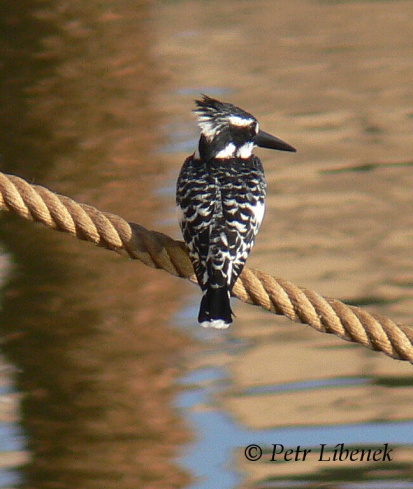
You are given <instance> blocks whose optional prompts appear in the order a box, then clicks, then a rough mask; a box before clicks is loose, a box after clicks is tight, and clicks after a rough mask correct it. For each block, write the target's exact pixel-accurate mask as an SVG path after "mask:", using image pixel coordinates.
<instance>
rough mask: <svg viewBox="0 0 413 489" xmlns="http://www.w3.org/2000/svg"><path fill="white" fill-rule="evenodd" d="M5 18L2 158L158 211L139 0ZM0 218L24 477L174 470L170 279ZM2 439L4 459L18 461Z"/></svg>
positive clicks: (145, 24)
mask: <svg viewBox="0 0 413 489" xmlns="http://www.w3.org/2000/svg"><path fill="white" fill-rule="evenodd" d="M1 20H2V22H3V24H4V25H3V26H2V29H1V32H2V39H1V43H2V44H1V48H2V53H3V57H4V61H3V68H4V69H3V70H2V71H1V73H0V89H1V90H0V91H1V93H2V94H3V95H4V94H7V103H5V104H3V105H2V107H1V111H2V121H3V122H4V123H3V124H2V125H1V128H0V143H1V148H0V152H1V153H2V155H3V160H2V166H3V168H2V169H3V170H6V171H8V172H11V173H14V172H16V173H19V174H22V175H23V176H25V177H26V178H27V179H28V180H29V181H36V183H43V184H45V185H47V186H49V187H51V188H53V189H55V190H57V191H60V192H63V193H67V194H69V195H71V196H73V197H75V198H77V199H78V200H81V201H86V202H89V203H92V204H95V205H97V206H98V207H100V208H101V209H105V210H108V211H112V212H118V213H119V214H121V215H123V216H125V217H126V218H129V219H130V220H134V219H135V220H136V221H139V222H140V223H143V224H149V223H152V222H153V221H156V219H157V217H158V213H159V211H160V210H161V209H160V206H159V203H158V202H157V201H156V199H154V198H153V194H152V189H153V188H154V187H156V186H157V185H158V182H159V184H161V183H162V181H163V180H162V179H163V174H162V172H163V170H162V167H161V166H160V165H159V164H156V163H155V164H154V161H153V159H152V158H151V154H152V153H153V152H154V150H153V141H154V138H155V135H156V132H157V131H156V130H155V127H156V126H157V124H158V122H157V117H158V116H157V113H156V108H154V107H153V106H152V102H151V92H152V90H153V87H154V86H156V84H157V83H158V82H159V80H158V76H157V74H156V73H157V72H156V69H155V68H156V64H155V63H154V62H153V60H152V58H151V55H150V50H149V46H150V45H151V42H152V41H151V28H150V6H149V4H148V2H146V1H136V0H134V1H129V2H128V1H121V2H112V3H111V2H109V3H105V4H102V2H87V3H83V4H77V3H76V2H75V3H74V2H65V1H62V2H41V3H40V4H39V2H14V3H13V4H12V6H10V9H9V10H8V11H7V12H6V13H4V15H3V17H2V19H1ZM3 28H4V29H3ZM0 233H1V240H2V243H4V245H5V247H6V248H7V250H8V251H9V253H10V255H11V256H12V260H13V263H14V271H13V273H12V274H11V276H10V277H9V280H8V284H7V288H6V289H5V293H4V296H3V301H2V310H1V335H2V349H3V351H4V353H5V355H6V359H7V361H8V362H11V363H12V364H13V365H15V366H16V367H17V369H18V374H17V375H16V376H15V382H16V384H15V389H17V391H18V392H20V393H22V399H21V407H20V409H19V408H18V406H16V411H15V416H16V418H17V417H18V419H19V420H20V422H21V426H22V428H23V431H24V433H25V435H26V437H27V443H26V447H27V450H28V452H29V456H28V458H27V464H25V465H23V467H22V468H21V471H20V477H21V480H22V482H21V484H20V485H21V486H22V487H30V488H36V487H39V488H40V487H41V488H42V489H43V488H46V487H50V488H52V487H53V488H56V487H61V488H63V487H67V488H89V489H90V488H94V487H96V488H98V487H99V488H102V487H104V488H116V487H122V488H135V487H143V486H147V487H149V486H151V487H154V488H155V487H165V486H166V485H167V484H172V485H174V486H181V485H183V483H184V481H185V480H186V477H185V475H184V474H183V471H182V470H181V469H179V468H178V467H177V466H176V465H175V464H174V463H173V461H172V456H173V454H174V449H175V447H176V446H177V445H179V444H180V443H182V442H183V441H184V440H185V439H186V437H187V435H186V433H185V431H184V429H183V424H182V422H181V421H180V420H179V419H177V416H176V415H175V413H174V412H173V411H172V407H171V403H172V398H173V394H174V391H175V387H174V385H173V379H174V378H175V377H176V375H177V374H178V372H179V370H180V363H181V360H180V355H179V351H180V349H181V348H182V346H183V345H184V344H186V343H187V341H186V340H184V339H182V338H181V337H180V336H179V335H178V334H177V333H176V332H174V331H171V330H169V329H167V327H166V326H165V324H166V322H167V320H168V318H169V317H170V315H171V314H172V312H173V311H174V310H175V309H176V307H177V298H178V291H175V290H174V289H172V286H171V284H173V283H175V281H176V279H172V278H170V277H166V276H162V280H160V279H159V277H160V275H159V274H160V272H156V271H151V270H147V269H144V267H143V265H139V264H138V263H135V262H131V261H128V260H125V259H124V258H121V257H118V256H115V255H114V254H112V253H108V252H107V251H104V250H100V249H98V248H94V247H92V246H88V245H87V244H85V243H81V242H78V241H76V240H74V239H71V238H69V237H68V236H63V235H60V234H58V233H53V232H51V231H50V230H45V229H42V228H41V227H39V226H35V225H31V224H30V223H27V222H23V221H22V220H19V219H17V218H14V217H13V216H8V215H6V216H4V218H3V219H2V223H1V229H0ZM160 304H161V305H162V306H161V307H160ZM1 400H5V397H4V396H2V399H1ZM10 434H12V433H10ZM5 449H7V453H6V454H5V457H6V458H7V463H6V461H5V462H4V466H5V468H7V467H9V466H13V465H18V464H20V463H22V462H23V463H24V462H25V460H20V461H18V460H17V458H16V455H15V454H14V453H13V451H10V445H9V448H7V447H6V448H5ZM21 449H22V448H21V447H15V448H14V449H12V450H21ZM2 450H3V447H2ZM13 457H15V458H14V462H13V461H12V460H13ZM0 472H1V473H2V476H4V477H3V479H4V478H5V477H6V475H7V472H6V471H1V470H0ZM7 484H8V485H11V484H12V482H11V481H9V482H8V483H7Z"/></svg>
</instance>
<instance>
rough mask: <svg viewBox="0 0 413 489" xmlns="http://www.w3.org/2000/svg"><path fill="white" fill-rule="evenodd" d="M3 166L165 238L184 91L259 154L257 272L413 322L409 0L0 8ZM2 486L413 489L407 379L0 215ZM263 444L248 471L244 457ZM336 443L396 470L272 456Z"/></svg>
mask: <svg viewBox="0 0 413 489" xmlns="http://www.w3.org/2000/svg"><path fill="white" fill-rule="evenodd" d="M1 6H2V9H1V11H2V15H1V18H0V22H1V27H0V56H1V57H0V67H1V70H0V94H1V95H0V117H1V124H0V156H1V160H0V162H1V170H2V171H5V172H9V173H13V174H18V175H20V176H22V177H24V178H26V179H27V180H28V181H30V182H34V183H38V184H43V185H46V186H47V187H49V188H51V189H53V190H55V191H57V192H59V193H63V194H67V195H69V196H71V197H73V198H75V199H76V200H78V201H81V202H86V203H89V204H92V205H95V206H97V207H98V208H100V209H102V210H106V211H109V212H113V213H118V214H120V215H121V216H123V217H124V218H126V219H128V220H129V221H133V222H138V223H140V224H142V225H144V226H147V227H149V228H150V229H157V230H160V231H163V232H166V233H167V234H170V235H172V236H173V237H175V238H179V230H178V226H177V224H176V221H175V215H174V207H175V205H174V193H175V189H174V186H175V180H176V177H177V174H178V171H179V168H180V166H181V164H182V162H183V160H184V158H185V157H186V156H187V155H189V154H190V153H192V152H193V150H194V149H195V146H196V143H197V137H198V129H197V127H196V123H195V121H194V117H193V114H191V110H192V108H193V99H194V98H197V97H198V96H199V95H200V93H207V94H209V95H211V96H216V97H217V98H222V99H224V100H227V101H230V102H232V103H235V104H236V105H239V106H241V107H243V108H245V109H246V110H248V111H250V112H252V113H253V114H254V115H255V116H256V117H257V118H258V119H259V121H260V123H261V127H262V128H263V129H264V130H266V131H268V132H271V133H273V134H275V135H277V136H279V137H281V138H282V139H284V140H286V141H288V142H289V143H290V144H292V145H294V146H295V147H297V148H298V153H297V154H295V155H291V154H283V153H275V152H269V151H264V150H258V151H257V153H259V156H260V157H261V158H262V160H263V163H264V166H265V168H266V173H267V179H268V184H269V195H268V199H267V202H268V207H267V213H266V217H265V221H264V224H263V226H262V230H261V232H260V235H259V239H258V240H257V244H256V246H255V248H254V251H253V253H252V255H251V257H250V260H249V265H250V266H252V267H255V268H259V269H262V270H264V271H266V272H268V273H270V274H273V275H275V276H278V277H283V278H286V279H288V280H291V281H293V282H295V283H297V284H299V285H303V286H306V287H308V288H312V289H314V290H316V291H317V292H319V293H322V294H324V295H327V296H330V297H335V298H338V299H341V300H345V301H347V302H349V303H352V304H358V305H362V306H363V307H366V309H368V310H369V311H373V312H379V313H381V314H385V315H388V316H389V317H391V318H392V319H393V320H396V321H400V322H405V323H407V324H411V323H412V310H413V253H412V242H413V222H412V211H413V197H412V190H411V189H412V186H413V171H412V170H413V168H412V165H413V156H412V155H413V137H412V134H413V83H412V80H413V43H412V35H411V33H412V32H413V2H411V1H398V0H393V1H367V0H366V1H346V0H343V1H328V0H312V1H311V0H305V1H297V0H290V1H286V0H279V1H278V0H277V1H271V0H256V1H252V0H228V1H226V2H219V1H217V0H213V1H202V0H191V1H189V0H183V1H179V0H176V1H173V0H169V1H167V0H165V1H161V0H157V1H156V0H133V1H131V0H120V1H116V2H115V1H112V0H109V1H106V2H101V1H96V0H90V1H88V2H80V1H72V2H69V1H67V0H55V1H51V0H44V1H42V2H38V1H34V0H26V1H22V0H17V1H15V2H5V1H3V2H2V3H1ZM0 244H1V256H0V281H1V290H2V294H1V309H0V315H1V323H0V338H1V340H0V341H1V344H0V346H1V351H2V355H1V357H0V488H2V489H11V488H17V487H21V488H25V489H29V488H30V489H34V488H36V489H40V488H42V489H43V488H50V489H52V488H53V489H55V488H56V489H57V488H58V489H66V488H67V489H69V488H71V489H72V488H77V489H94V488H96V489H97V488H99V489H101V488H105V489H112V488H113V489H115V488H116V489H132V488H134V489H136V488H140V487H144V488H150V489H161V488H178V487H179V488H180V487H182V488H190V489H204V488H205V489H206V488H219V489H232V488H234V489H235V488H242V489H244V488H255V489H264V488H266V489H269V488H291V489H295V488H303V487H305V488H316V487H323V488H331V489H333V488H334V489H336V488H340V489H362V488H363V489H370V488H378V487H380V488H392V489H393V488H395V489H398V488H403V489H404V488H407V487H413V468H412V460H413V408H412V406H413V402H412V401H413V391H412V385H413V375H412V366H411V365H410V364H405V363H403V362H398V361H395V360H392V359H389V358H386V357H385V356H384V355H382V354H378V353H373V352H370V351H368V350H366V349H364V348H362V347H360V346H357V345H353V344H350V343H345V342H343V341H341V340H339V339H337V338H335V337H330V336H326V335H321V334H319V333H317V332H315V331H313V330H312V329H311V328H308V327H305V326H302V325H296V324H293V323H291V322H290V321H288V320H286V319H285V318H280V317H275V316H271V315H270V314H267V313H265V312H263V311H260V310H259V309H258V308H253V307H250V306H247V305H244V304H240V303H236V302H234V309H235V313H236V320H235V322H234V324H233V327H231V328H230V329H229V330H228V331H219V332H211V331H205V330H202V329H201V328H200V327H199V326H198V324H197V323H196V315H197V308H198V303H199V296H200V294H199V291H198V289H197V288H195V287H194V286H191V285H190V284H188V283H185V282H184V281H182V280H179V279H177V278H174V277H171V276H168V275H167V274H166V273H164V272H161V271H155V270H150V269H148V268H145V267H144V265H142V264H140V263H135V262H132V261H129V260H126V259H125V258H122V257H119V256H117V255H115V254H114V253H109V252H108V251H105V250H102V249H98V248H95V247H93V246H91V245H89V244H86V243H84V242H79V241H76V240H74V239H72V238H70V237H68V236H67V235H61V234H59V233H54V232H52V231H51V230H48V229H43V228H42V227H40V226H38V225H33V224H31V223H28V222H23V221H22V220H21V219H19V218H17V217H15V216H13V215H7V214H3V215H2V217H1V222H0ZM253 443H254V444H257V445H259V446H261V447H262V449H263V451H264V456H263V457H262V459H261V460H260V461H257V462H249V461H247V460H246V458H245V456H244V450H245V447H246V446H247V445H250V444H253ZM323 443H324V444H327V445H328V446H329V447H330V448H332V447H334V446H335V445H336V444H340V443H345V444H346V445H347V446H349V447H350V446H351V447H354V448H359V449H361V448H365V449H369V448H371V449H376V448H380V447H382V446H383V444H385V443H388V444H389V446H390V447H391V448H393V454H394V455H393V461H392V462H349V461H348V460H347V461H343V462H328V463H326V462H319V461H318V457H317V456H311V457H309V458H308V460H306V461H303V462H298V461H297V462H294V461H293V462H285V463H283V462H272V463H271V462H270V461H269V460H270V458H271V457H270V454H271V450H272V445H273V444H283V445H284V446H285V447H292V448H294V447H297V446H298V445H300V446H301V447H304V448H307V449H312V450H313V453H314V454H315V453H317V450H319V448H320V444H323Z"/></svg>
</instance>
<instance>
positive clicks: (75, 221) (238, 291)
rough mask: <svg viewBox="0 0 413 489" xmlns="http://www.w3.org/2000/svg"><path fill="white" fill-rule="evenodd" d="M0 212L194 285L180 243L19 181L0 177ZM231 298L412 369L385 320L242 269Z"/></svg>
mask: <svg viewBox="0 0 413 489" xmlns="http://www.w3.org/2000/svg"><path fill="white" fill-rule="evenodd" d="M0 209H3V210H7V211H13V212H15V213H17V214H18V215H19V216H21V217H23V218H25V219H28V220H31V221H37V222H41V223H42V224H44V225H45V226H48V227H51V228H53V229H56V230H58V231H64V232H66V233H69V234H71V235H72V236H75V237H76V238H78V239H82V240H86V241H91V242H92V243H95V244H97V245H98V246H102V247H104V248H107V249H109V250H113V251H116V252H118V253H122V254H126V255H128V256H129V257H131V258H133V259H137V260H140V261H142V262H143V263H144V264H145V265H148V266H150V267H154V268H161V269H163V270H166V271H167V272H168V273H170V274H172V275H176V276H178V277H183V278H186V279H189V280H191V281H193V282H196V278H195V276H194V272H193V268H192V265H191V262H190V260H189V258H188V254H187V251H186V247H185V244H184V243H183V242H181V241H175V240H173V239H172V238H170V237H169V236H166V235H165V234H162V233H159V232H156V231H149V230H147V229H145V228H144V227H142V226H140V225H138V224H133V223H128V222H127V221H125V220H124V219H122V218H121V217H119V216H116V215H114V214H109V213H107V212H101V211H99V210H97V209H96V208H94V207H92V206H90V205H85V204H79V203H77V202H75V201H74V200H72V199H70V198H69V197H66V196H63V195H58V194H55V193H53V192H51V191H50V190H48V189H47V188H45V187H42V186H40V185H30V184H29V183H27V182H26V181H25V180H23V179H22V178H20V177H17V176H13V175H6V174H4V173H0ZM233 295H234V296H235V297H237V298H238V299H240V300H242V301H244V302H247V303H249V304H254V305H258V306H261V307H262V308H264V309H266V310H267V311H270V312H272V313H274V314H279V315H283V316H286V317H287V318H289V319H291V320H293V321H296V322H300V323H304V324H308V325H310V326H311V327H313V328H314V329H316V330H317V331H320V332H323V333H332V334H335V335H337V336H339V337H340V338H342V339H343V340H347V341H352V342H356V343H360V344H361V345H363V346H365V347H367V348H370V349H371V350H376V351H381V352H383V353H385V354H386V355H388V356H390V357H392V358H395V359H399V360H407V361H409V362H411V363H413V328H411V327H409V326H405V325H402V324H396V323H395V322H394V321H392V320H391V319H389V318H387V317H384V316H380V315H378V314H370V313H368V312H366V311H364V310H363V309H360V308H359V307H354V306H347V305H345V304H344V303H342V302H340V301H338V300H336V299H329V298H325V297H322V296H321V295H319V294H317V293H316V292H314V291H312V290H308V289H305V288H302V287H298V286H297V285H294V284H293V283H291V282H288V281H287V280H283V279H277V278H274V277H271V276H270V275H267V274H266V273H264V272H260V271H259V270H252V269H248V268H244V271H243V272H242V274H241V276H240V277H239V279H238V281H237V283H236V284H235V287H234V289H233Z"/></svg>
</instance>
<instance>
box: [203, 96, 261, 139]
mask: <svg viewBox="0 0 413 489" xmlns="http://www.w3.org/2000/svg"><path fill="white" fill-rule="evenodd" d="M195 103H196V105H197V108H196V109H195V110H194V112H195V114H196V115H197V117H198V125H199V127H200V128H201V131H202V133H203V134H204V135H205V136H206V137H207V138H208V139H213V138H214V137H215V136H217V135H218V134H219V133H220V132H222V131H223V130H224V129H226V128H228V127H229V126H238V127H247V126H250V125H251V124H253V123H254V122H255V123H256V124H257V125H258V123H257V121H256V119H255V117H254V116H252V115H251V114H249V113H248V112H246V111H245V110H243V109H240V108H239V107H236V106H235V105H232V104H229V103H224V102H220V101H219V100H216V99H214V98H212V97H209V96H208V95H202V100H195ZM257 127H258V126H257Z"/></svg>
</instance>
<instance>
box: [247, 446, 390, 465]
mask: <svg viewBox="0 0 413 489" xmlns="http://www.w3.org/2000/svg"><path fill="white" fill-rule="evenodd" d="M319 447H320V448H314V447H313V448H302V447H301V445H298V446H296V447H293V448H287V447H285V446H284V445H282V444H281V443H275V444H273V445H272V451H271V450H270V451H269V452H265V454H264V452H263V450H262V448H261V447H260V446H259V445H255V444H252V445H248V446H247V447H246V448H245V451H244V454H245V458H246V459H247V460H250V461H251V462H255V461H257V460H260V459H261V458H262V457H263V456H264V455H265V456H266V460H267V461H269V462H278V461H279V462H304V461H305V460H306V459H307V457H308V458H312V457H317V461H318V462H345V461H347V462H391V461H392V460H393V459H392V456H393V455H392V452H393V448H389V444H388V443H384V444H383V445H380V446H379V447H375V448H349V447H347V446H346V445H345V443H337V445H327V444H326V443H320V445H319Z"/></svg>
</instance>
